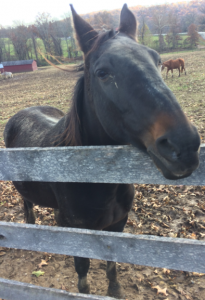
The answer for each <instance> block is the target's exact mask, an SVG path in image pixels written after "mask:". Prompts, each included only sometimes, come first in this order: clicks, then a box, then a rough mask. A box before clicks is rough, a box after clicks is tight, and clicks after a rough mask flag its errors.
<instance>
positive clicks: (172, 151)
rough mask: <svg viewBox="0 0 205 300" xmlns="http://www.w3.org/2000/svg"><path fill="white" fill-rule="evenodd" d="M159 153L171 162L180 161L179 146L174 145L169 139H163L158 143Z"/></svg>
mask: <svg viewBox="0 0 205 300" xmlns="http://www.w3.org/2000/svg"><path fill="white" fill-rule="evenodd" d="M156 145H157V150H158V151H159V153H160V154H161V155H162V156H163V157H164V158H166V159H167V160H169V161H175V160H177V159H179V157H180V155H181V153H180V149H179V147H178V146H176V145H175V144H174V143H172V142H171V141H170V140H169V139H168V138H164V137H161V138H159V139H158V140H157V142H156Z"/></svg>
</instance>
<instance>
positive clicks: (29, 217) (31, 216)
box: [25, 211, 36, 224]
mask: <svg viewBox="0 0 205 300" xmlns="http://www.w3.org/2000/svg"><path fill="white" fill-rule="evenodd" d="M35 221H36V216H35V214H34V212H33V211H30V212H29V214H28V215H26V216H25V222H26V223H27V224H35Z"/></svg>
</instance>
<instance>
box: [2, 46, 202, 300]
mask: <svg viewBox="0 0 205 300" xmlns="http://www.w3.org/2000/svg"><path fill="white" fill-rule="evenodd" d="M178 57H182V58H184V59H185V67H186V70H187V75H186V76H185V75H184V74H182V75H181V77H180V78H178V71H176V70H174V77H173V78H171V75H170V74H169V76H168V79H166V83H167V84H168V86H169V87H170V88H171V90H172V91H173V92H174V94H175V95H176V97H177V99H178V101H179V102H180V104H181V106H182V107H183V108H184V110H185V112H186V114H187V116H188V117H189V118H190V119H191V120H192V121H193V122H194V123H195V125H196V126H197V128H198V130H199V132H200V135H201V138H202V142H204V141H205V129H204V124H205V116H204V115H203V112H204V109H205V72H204V69H205V52H204V51H200V52H189V53H183V54H182V53H181V54H174V55H173V54H170V55H169V54H166V55H162V61H165V60H168V59H171V58H173V59H174V58H178ZM162 74H163V75H162V76H163V77H164V78H165V72H163V73H162ZM79 75H80V73H69V72H63V71H59V70H57V69H55V68H53V67H45V68H40V69H39V70H38V71H36V72H33V73H21V74H14V78H12V79H10V80H3V81H1V82H0V108H1V111H0V115H1V118H0V146H1V147H4V143H3V130H4V127H5V124H6V122H7V121H8V119H9V118H10V117H11V116H12V115H13V114H15V113H16V112H18V111H19V110H20V109H22V108H25V107H28V106H33V105H51V106H55V107H57V108H59V109H61V110H63V111H64V112H66V111H67V109H68V108H69V103H70V99H71V97H72V89H73V86H74V83H75V82H76V80H77V78H78V77H79ZM135 187H136V192H135V200H134V204H133V209H132V211H131V212H130V215H129V220H128V222H127V225H126V229H125V232H129V233H133V234H153V235H158V236H170V237H179V238H180V237H182V238H183V237H184V238H192V239H199V240H204V238H205V204H204V200H205V188H204V187H192V186H190V187H185V186H179V187H175V186H165V185H158V186H154V185H135ZM35 212H36V215H37V222H36V223H38V224H44V225H55V221H54V214H53V210H52V209H46V208H42V207H38V206H36V207H35ZM0 220H1V221H7V222H9V221H12V222H21V223H22V222H23V202H22V200H21V198H20V195H19V194H17V192H16V191H15V189H14V187H13V186H12V184H11V183H10V182H0ZM184 255H186V253H184ZM117 268H118V274H119V275H118V276H119V281H120V283H121V284H122V286H123V287H124V289H125V291H126V298H127V299H128V300H131V299H133V300H134V299H139V300H141V299H150V300H151V299H169V300H171V299H200V300H201V299H205V274H195V273H188V272H179V271H174V270H166V269H155V268H149V267H143V266H136V265H129V264H118V266H117ZM105 269H106V263H105V262H104V261H97V260H92V261H91V268H90V272H89V275H88V279H89V281H90V282H91V283H92V285H91V293H93V294H99V295H105V294H106V290H107V282H106V281H107V279H106V274H105ZM37 270H41V271H43V272H45V273H44V274H43V276H39V277H36V276H35V275H32V272H33V271H37ZM0 274H1V277H4V278H8V279H13V280H18V281H23V282H28V283H32V284H37V285H41V286H46V287H54V288H61V289H66V290H68V291H70V292H77V274H76V273H75V271H74V264H73V258H72V257H66V256H64V255H52V254H49V253H40V252H31V251H22V250H14V249H3V248H0ZM95 279H96V280H95ZM155 287H157V288H155ZM160 288H161V290H160Z"/></svg>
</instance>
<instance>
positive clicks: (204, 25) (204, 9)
mask: <svg viewBox="0 0 205 300" xmlns="http://www.w3.org/2000/svg"><path fill="white" fill-rule="evenodd" d="M199 11H200V13H201V14H200V15H199V19H198V22H199V30H201V31H204V30H205V2H203V3H202V4H201V6H200V7H199Z"/></svg>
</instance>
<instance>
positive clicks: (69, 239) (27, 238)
mask: <svg viewBox="0 0 205 300" xmlns="http://www.w3.org/2000/svg"><path fill="white" fill-rule="evenodd" d="M0 246H2V247H11V248H17V249H26V250H33V251H42V252H50V253H56V254H65V255H72V256H73V255H74V256H80V257H89V258H96V259H103V260H110V261H116V262H125V263H131V264H138V265H144V266H152V267H160V268H167V269H174V270H183V271H189V272H200V273H205V242H204V241H197V240H191V239H180V238H165V237H157V236H151V235H150V236H146V235H132V234H128V233H115V232H102V231H95V230H86V229H84V230H82V229H75V228H62V227H52V226H39V225H29V224H18V223H10V222H9V223H7V222H0Z"/></svg>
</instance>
